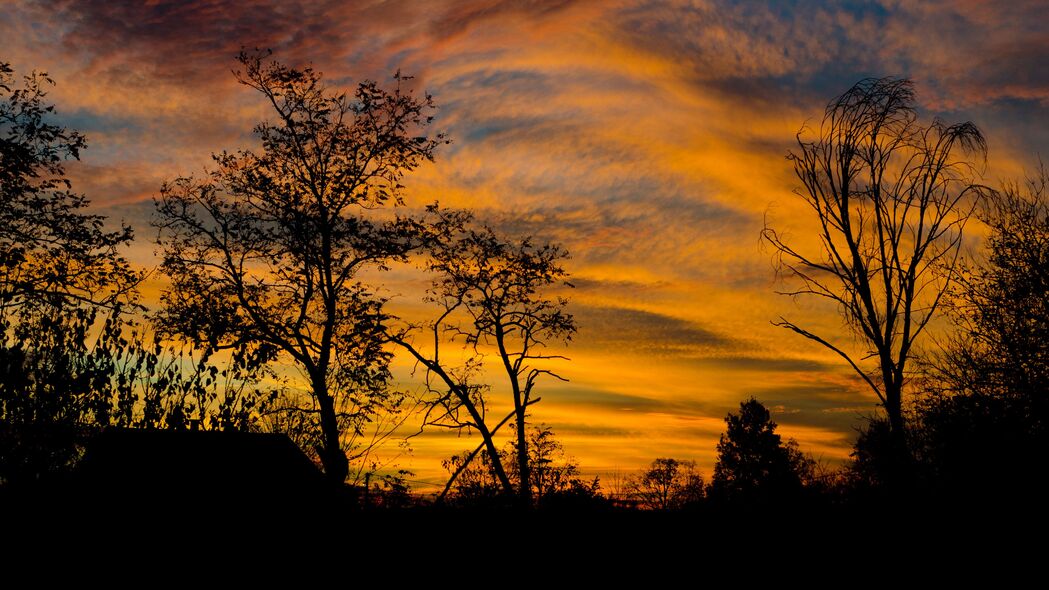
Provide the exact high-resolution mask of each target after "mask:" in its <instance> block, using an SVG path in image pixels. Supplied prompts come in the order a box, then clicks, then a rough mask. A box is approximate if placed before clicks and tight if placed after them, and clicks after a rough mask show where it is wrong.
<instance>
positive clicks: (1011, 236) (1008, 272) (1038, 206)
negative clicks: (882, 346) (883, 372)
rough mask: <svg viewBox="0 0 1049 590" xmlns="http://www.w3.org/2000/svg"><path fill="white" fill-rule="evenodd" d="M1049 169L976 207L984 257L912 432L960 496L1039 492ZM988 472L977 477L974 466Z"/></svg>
mask: <svg viewBox="0 0 1049 590" xmlns="http://www.w3.org/2000/svg"><path fill="white" fill-rule="evenodd" d="M1047 182H1049V177H1047V173H1046V171H1045V170H1044V169H1040V170H1039V171H1038V174H1036V175H1035V176H1034V177H1033V178H1031V179H1029V180H1028V181H1027V183H1026V186H1021V185H1019V184H1017V183H1006V184H1005V186H1004V187H1003V188H1002V190H1000V191H996V192H994V193H991V194H989V195H988V196H987V198H986V199H985V200H984V203H983V206H982V207H980V208H979V209H978V210H977V215H978V217H979V219H980V220H981V221H982V222H983V223H984V224H985V225H986V226H987V227H988V229H989V234H988V236H987V240H986V254H987V255H986V258H983V259H977V260H975V261H970V262H969V263H968V264H966V265H965V266H964V268H963V269H962V272H961V273H960V277H959V280H958V281H956V282H955V284H954V286H953V288H952V291H951V295H952V298H951V299H949V300H948V302H949V305H948V306H947V309H948V312H949V316H950V318H951V319H952V320H953V322H954V324H955V327H956V331H955V333H954V334H953V335H952V336H951V338H950V339H949V340H948V341H947V343H946V345H945V346H944V347H943V350H942V354H940V355H938V356H936V357H934V358H933V361H932V367H931V369H932V370H931V371H930V374H929V377H930V379H928V380H926V381H925V382H924V384H925V385H926V387H927V388H928V392H927V395H926V396H924V397H923V398H922V399H920V403H919V404H918V406H917V408H916V414H917V418H918V420H917V422H918V424H917V426H918V428H916V429H915V432H914V438H915V439H916V442H917V445H916V446H918V448H919V449H920V451H921V456H920V458H921V459H922V461H923V467H924V468H925V470H926V475H927V476H928V477H929V478H930V479H931V482H930V483H931V484H932V485H934V486H936V487H937V488H940V489H942V490H944V491H945V492H947V493H950V494H952V495H955V496H960V495H963V494H967V495H969V496H971V497H978V496H983V497H987V496H990V495H997V496H998V497H1005V496H1010V497H1013V498H1017V497H1028V498H1031V497H1033V494H1036V493H1038V492H1037V490H1040V489H1042V486H1041V484H1040V480H1039V476H1038V475H1037V474H1040V473H1041V472H1042V470H1043V468H1044V467H1045V464H1046V461H1045V458H1044V453H1043V452H1042V449H1043V448H1045V444H1046V440H1047V438H1049V428H1047V426H1046V424H1047V420H1046V418H1047V417H1049V396H1047V390H1049V301H1047V299H1046V294H1047V293H1049V192H1047V190H1046V187H1047ZM973 465H980V466H981V471H982V477H981V478H980V481H976V482H973V481H971V479H972V474H971V470H972V466H973Z"/></svg>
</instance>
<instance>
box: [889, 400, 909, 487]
mask: <svg viewBox="0 0 1049 590" xmlns="http://www.w3.org/2000/svg"><path fill="white" fill-rule="evenodd" d="M902 386H903V384H902V383H891V384H887V386H886V388H885V413H886V414H887V415H888V418H889V442H890V445H891V446H890V452H891V453H892V455H891V457H890V460H891V462H890V465H891V470H892V471H891V473H887V474H885V475H886V476H887V477H888V478H889V484H890V485H891V486H892V487H893V488H895V491H896V492H899V493H905V492H906V491H907V488H909V487H910V484H911V483H912V481H911V475H912V473H911V453H910V448H909V445H908V442H907V431H906V425H905V424H904V420H903V392H902V388H903V387H902Z"/></svg>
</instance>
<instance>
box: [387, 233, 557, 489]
mask: <svg viewBox="0 0 1049 590" xmlns="http://www.w3.org/2000/svg"><path fill="white" fill-rule="evenodd" d="M445 219H446V220H448V223H449V226H450V227H457V228H461V230H460V231H459V232H458V235H454V237H452V238H451V239H448V240H440V241H435V242H434V243H435V246H434V248H433V250H432V259H431V262H430V270H431V271H432V272H433V273H435V279H434V285H433V289H432V291H431V297H430V299H431V300H432V301H433V302H435V303H436V304H437V305H438V306H439V307H440V309H441V315H440V316H439V317H438V319H437V320H436V321H434V322H432V323H431V324H430V325H429V326H428V330H429V332H430V333H431V334H432V335H433V340H432V350H431V351H429V353H428V352H427V351H426V350H424V349H423V348H421V347H420V346H418V345H416V344H415V342H414V341H413V339H412V338H411V337H410V333H409V332H405V333H403V334H401V335H400V336H397V337H395V341H396V342H398V343H399V344H400V345H401V346H402V347H404V348H405V349H406V350H407V351H408V352H409V353H410V354H411V355H412V356H413V357H414V358H415V359H416V360H417V361H418V362H419V363H421V364H422V365H423V366H424V367H425V369H426V372H427V383H428V384H430V389H431V391H432V392H433V393H434V394H435V395H436V399H435V401H434V403H433V405H432V407H431V411H430V412H428V414H427V422H428V423H429V424H433V425H437V426H444V427H448V428H454V429H463V428H471V429H476V430H477V431H478V432H479V433H480V434H481V437H482V439H483V440H482V443H481V445H480V446H479V447H478V448H477V449H476V450H475V451H473V452H472V453H470V454H468V455H467V460H466V463H469V460H470V459H471V458H472V457H474V456H476V454H477V453H479V452H480V451H481V449H482V447H483V448H485V449H486V450H487V453H488V456H489V461H490V462H491V466H492V468H493V469H494V472H495V475H496V477H497V478H498V480H499V481H500V482H501V483H502V485H503V486H504V488H505V489H506V492H507V493H512V492H513V490H512V489H511V487H512V484H511V482H510V477H509V476H508V474H507V469H506V468H505V467H504V466H503V464H502V459H501V458H500V456H499V453H498V451H497V447H496V444H495V440H494V436H495V434H496V433H497V432H498V430H499V429H500V428H501V427H502V426H503V425H505V424H506V423H508V422H510V421H511V420H512V423H513V425H514V439H515V447H514V448H515V452H516V457H515V462H516V472H517V486H516V494H517V496H518V498H519V499H520V501H521V503H522V504H523V505H525V506H531V505H532V502H533V485H534V482H533V477H532V473H531V463H530V461H529V446H530V445H529V440H528V436H527V417H528V408H529V406H531V405H533V404H535V403H537V402H538V401H539V399H540V398H539V397H537V396H535V395H534V388H535V385H536V383H537V382H538V380H539V378H540V377H542V376H544V375H546V376H550V377H553V378H556V379H561V380H564V378H563V377H561V376H560V375H558V374H557V373H555V372H554V371H553V370H551V369H549V368H547V366H546V363H547V362H548V361H551V360H567V359H566V357H564V356H562V355H558V354H549V353H547V352H546V347H547V346H548V344H549V343H551V342H552V341H558V340H560V341H563V342H567V341H568V340H569V339H570V338H571V336H572V334H574V333H575V330H576V326H575V322H574V320H573V318H572V315H571V314H569V313H567V312H566V311H565V307H566V306H567V304H568V302H567V300H566V299H564V298H560V297H558V298H552V297H549V296H548V295H547V293H546V291H547V290H548V289H549V288H551V287H554V286H558V285H563V286H571V285H570V284H569V283H568V282H567V276H568V275H567V272H566V271H565V270H564V268H563V267H562V265H561V261H562V260H563V259H564V258H566V257H567V253H566V252H565V251H564V250H563V249H562V248H561V247H559V246H557V245H553V244H541V243H536V242H535V241H534V239H533V238H531V237H527V238H524V239H522V240H513V239H508V238H504V237H502V236H499V235H498V234H497V233H496V232H495V231H493V230H492V229H491V228H488V227H481V228H474V227H471V226H470V225H469V223H468V222H467V220H465V219H464V218H463V217H462V216H459V217H456V218H454V219H452V218H448V217H446V218H445ZM463 223H466V224H465V225H463ZM442 233H444V232H442ZM442 334H447V335H450V336H451V337H452V339H453V340H454V339H459V340H461V341H462V342H464V343H465V344H466V346H467V347H468V349H470V350H472V352H473V356H471V357H470V358H468V359H467V360H466V362H465V365H464V366H462V367H454V368H453V367H448V366H446V364H445V363H446V361H444V360H442V359H441V356H440V348H441V340H442ZM486 349H494V355H495V357H496V358H497V359H498V360H497V362H498V364H499V365H500V370H501V371H502V372H503V373H504V374H505V375H506V378H507V381H506V383H507V386H508V389H509V394H510V395H509V397H510V401H512V404H513V411H512V412H510V413H509V414H507V415H506V416H505V417H504V418H503V419H502V420H501V421H500V422H499V423H497V424H496V425H495V426H494V427H493V426H490V425H489V424H488V423H487V422H486V408H487V397H488V395H489V391H488V389H489V387H488V386H486V385H482V384H478V383H475V382H474V381H475V380H476V374H477V373H478V372H479V371H480V370H481V368H482V367H483V362H484V352H485V350H486ZM454 478H455V473H454V472H453V479H454Z"/></svg>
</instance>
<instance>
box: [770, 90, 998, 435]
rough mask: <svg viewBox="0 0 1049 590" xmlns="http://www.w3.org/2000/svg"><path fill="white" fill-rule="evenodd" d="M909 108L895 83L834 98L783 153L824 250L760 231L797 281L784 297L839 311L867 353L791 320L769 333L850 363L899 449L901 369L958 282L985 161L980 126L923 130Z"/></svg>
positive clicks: (937, 125) (908, 94)
mask: <svg viewBox="0 0 1049 590" xmlns="http://www.w3.org/2000/svg"><path fill="white" fill-rule="evenodd" d="M914 102H915V101H914V90H913V85H912V83H911V81H910V80H907V79H894V78H880V79H873V78H870V79H865V80H862V81H860V82H859V83H857V84H856V85H855V86H853V87H852V88H850V89H849V90H848V91H847V92H845V94H843V95H841V96H840V97H838V98H836V99H835V100H833V101H832V102H831V103H830V104H829V105H828V106H827V109H826V112H825V114H824V117H823V121H822V123H821V124H820V125H819V127H818V128H817V129H815V130H809V129H803V130H802V131H801V132H799V134H798V138H797V141H798V151H797V152H791V153H790V154H789V156H788V158H789V159H790V160H791V161H792V162H793V163H794V171H795V173H796V174H797V177H798V179H799V180H800V181H801V183H802V188H801V189H800V190H797V191H796V192H797V194H798V195H799V196H801V197H802V198H803V199H804V200H805V202H806V203H807V204H808V205H809V207H810V208H811V209H812V212H813V213H814V214H815V217H816V221H817V223H818V228H819V229H818V236H819V247H818V248H816V249H815V251H812V252H809V251H806V250H805V249H803V248H799V247H796V246H794V245H790V244H788V243H786V242H785V241H784V240H783V239H782V238H783V236H782V235H781V234H779V233H777V232H776V231H775V230H774V229H772V228H770V227H768V226H767V225H766V227H765V229H764V232H763V237H764V239H765V240H766V242H767V243H768V244H771V245H772V247H773V248H774V249H775V251H776V252H777V254H778V255H779V260H780V262H781V265H782V267H781V268H782V271H783V272H784V274H785V275H787V277H789V278H793V279H796V280H797V281H798V283H799V286H798V287H797V288H795V289H792V290H790V291H788V292H787V293H786V294H789V295H813V296H816V297H821V298H825V299H828V300H830V301H833V302H834V303H836V304H837V305H838V307H839V309H840V310H841V313H842V315H843V317H844V319H845V323H846V324H847V325H848V326H849V328H850V329H851V330H852V332H853V333H854V334H855V335H856V336H857V337H858V338H859V340H860V341H861V342H862V345H863V346H864V348H865V349H866V351H865V354H864V355H863V356H862V357H857V355H855V354H853V353H851V352H849V351H848V350H847V347H845V346H843V345H841V344H839V343H835V342H833V341H832V339H830V338H827V337H825V336H821V335H818V334H815V333H813V332H811V331H809V330H808V329H806V328H804V327H801V326H799V325H797V324H795V323H793V322H791V321H789V320H787V319H784V318H780V320H779V321H778V322H775V324H776V325H779V326H782V327H784V328H787V329H789V330H792V331H794V332H797V333H798V334H801V335H802V336H805V337H806V338H809V339H810V340H814V341H816V342H818V343H820V344H821V345H823V346H825V347H827V348H829V349H830V350H833V351H834V352H835V353H837V354H838V355H840V356H841V357H842V358H843V359H845V361H846V362H847V363H848V364H849V365H850V366H851V367H852V368H853V369H854V370H855V371H856V373H858V374H859V375H860V377H861V378H862V379H863V380H864V381H865V382H866V383H867V385H868V386H869V387H870V388H871V390H872V391H873V392H874V393H875V394H876V395H877V396H878V399H879V400H880V402H881V404H882V406H883V407H884V408H885V411H886V414H887V415H888V419H889V423H890V425H891V426H890V428H891V431H892V432H893V433H894V436H897V437H901V438H899V440H902V432H903V427H904V419H903V404H902V399H903V397H902V396H903V389H904V381H905V374H906V373H905V370H906V368H907V362H908V359H910V358H911V356H912V355H913V354H914V346H915V342H916V340H917V339H918V337H919V336H920V335H921V334H922V332H923V331H925V329H926V328H927V327H928V325H929V322H930V321H931V320H932V319H933V317H934V316H935V315H936V312H937V308H938V307H939V304H940V301H941V299H942V297H943V295H944V292H945V289H946V288H947V286H948V284H949V283H950V281H951V280H952V278H953V277H954V274H955V265H956V262H957V259H958V254H959V248H960V246H961V240H962V229H963V227H964V226H965V223H966V221H967V220H968V219H969V216H970V214H971V213H972V210H973V204H974V202H975V200H974V198H975V197H976V196H978V194H979V193H980V192H981V190H980V187H979V186H978V185H976V184H975V183H974V180H973V179H974V177H975V176H976V169H975V165H974V162H973V161H972V157H973V156H981V157H985V154H986V143H985V141H984V137H983V135H982V134H981V133H980V131H979V130H978V129H977V128H976V126H975V125H973V124H972V123H969V122H966V123H958V124H954V125H948V124H946V123H944V122H942V121H940V120H938V119H937V120H934V121H933V122H932V123H931V124H929V125H922V124H920V123H919V121H918V117H917V114H916V112H915V107H914ZM959 156H961V157H959ZM868 359H873V360H874V363H873V366H870V365H868V363H867V362H866V361H867V360H868Z"/></svg>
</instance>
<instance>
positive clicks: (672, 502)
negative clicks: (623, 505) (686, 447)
mask: <svg viewBox="0 0 1049 590" xmlns="http://www.w3.org/2000/svg"><path fill="white" fill-rule="evenodd" d="M627 487H628V489H629V490H630V495H631V496H632V497H633V498H634V499H636V500H637V501H638V504H639V505H640V506H642V507H643V508H648V509H650V510H671V509H680V508H684V507H686V506H689V505H693V504H695V503H697V502H699V501H701V500H702V499H703V477H702V476H701V475H700V474H699V472H698V471H696V462H695V461H678V460H677V459H670V458H659V459H656V460H654V461H652V464H651V465H650V466H649V468H648V469H646V470H645V471H643V472H642V473H640V474H639V475H637V476H636V477H634V478H632V479H631V480H630V481H629V482H628V484H627Z"/></svg>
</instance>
